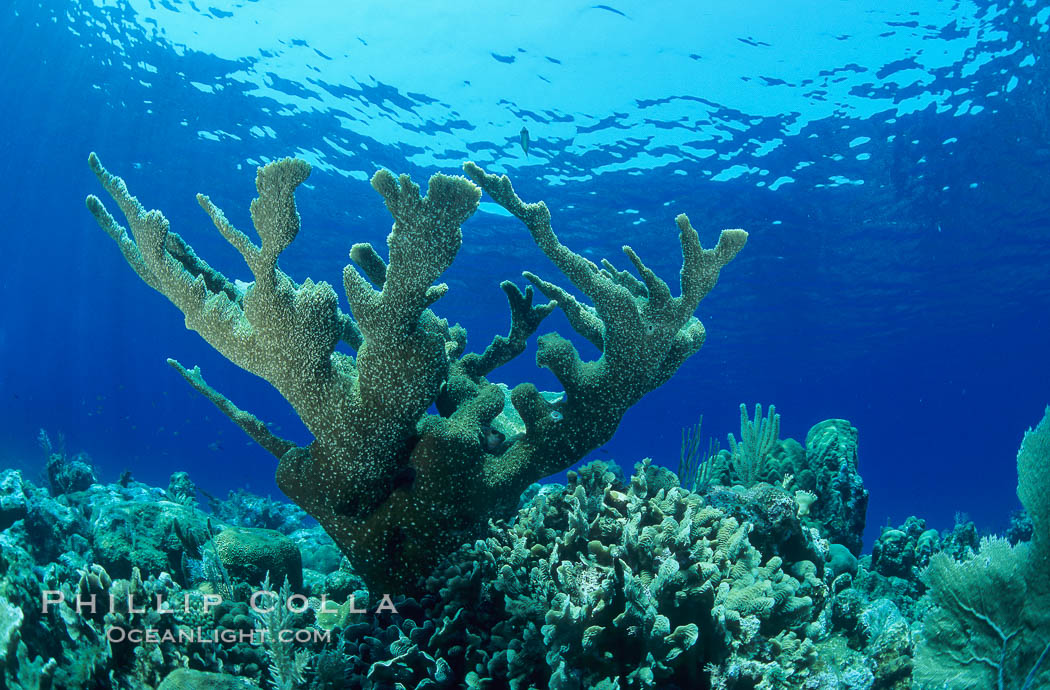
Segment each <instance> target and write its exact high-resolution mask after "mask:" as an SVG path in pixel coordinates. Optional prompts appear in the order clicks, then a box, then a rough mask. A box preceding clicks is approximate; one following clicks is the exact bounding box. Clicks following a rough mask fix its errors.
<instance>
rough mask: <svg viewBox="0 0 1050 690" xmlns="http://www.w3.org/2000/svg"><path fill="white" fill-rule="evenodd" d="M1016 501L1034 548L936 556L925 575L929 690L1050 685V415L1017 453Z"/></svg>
mask: <svg viewBox="0 0 1050 690" xmlns="http://www.w3.org/2000/svg"><path fill="white" fill-rule="evenodd" d="M1017 479H1018V481H1017V495H1018V497H1019V498H1020V499H1021V503H1022V504H1023V505H1024V507H1025V509H1027V510H1028V512H1029V514H1030V515H1031V516H1032V522H1033V524H1034V525H1035V530H1034V532H1033V535H1032V541H1031V543H1030V544H1018V545H1015V546H1011V545H1010V544H1009V542H1007V541H1006V540H1005V539H999V538H991V539H985V540H984V541H982V542H981V548H980V550H979V551H978V552H977V554H976V555H975V556H974V557H972V558H969V559H967V560H964V561H961V562H960V561H955V560H954V559H952V558H951V557H950V556H949V555H947V554H945V553H937V554H935V555H934V556H933V557H932V558H931V559H930V565H929V567H928V568H927V569H926V571H925V572H924V573H923V579H924V581H925V583H926V585H927V587H928V588H929V591H928V597H929V599H930V601H931V603H932V604H933V607H932V609H931V610H930V612H929V613H928V614H927V616H926V618H925V620H924V621H923V637H924V639H923V641H922V643H921V644H920V645H919V648H918V654H917V658H916V667H915V675H916V678H917V679H918V680H919V681H920V682H922V683H925V684H926V685H925V686H924V687H930V688H941V687H950V688H953V689H954V688H958V689H960V690H965V689H970V688H972V689H974V690H977V689H984V688H998V689H999V690H1013V689H1015V688H1016V689H1018V690H1030V689H1031V688H1041V687H1046V686H1047V684H1050V664H1048V663H1046V659H1047V656H1048V655H1050V583H1048V581H1047V575H1046V573H1047V571H1046V564H1047V560H1046V559H1047V550H1048V549H1050V408H1047V411H1046V414H1045V415H1044V417H1043V419H1042V421H1041V422H1040V423H1039V425H1038V426H1036V428H1035V429H1034V430H1032V429H1030V430H1029V431H1028V433H1026V434H1025V437H1024V441H1023V442H1022V444H1021V449H1020V451H1019V452H1018V454H1017Z"/></svg>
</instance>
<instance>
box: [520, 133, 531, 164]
mask: <svg viewBox="0 0 1050 690" xmlns="http://www.w3.org/2000/svg"><path fill="white" fill-rule="evenodd" d="M521 150H522V151H524V152H525V157H526V158H528V157H529V130H527V129H525V127H522V128H521Z"/></svg>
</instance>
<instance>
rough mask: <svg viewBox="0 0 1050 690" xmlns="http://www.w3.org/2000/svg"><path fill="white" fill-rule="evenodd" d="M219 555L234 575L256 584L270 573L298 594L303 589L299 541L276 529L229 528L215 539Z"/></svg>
mask: <svg viewBox="0 0 1050 690" xmlns="http://www.w3.org/2000/svg"><path fill="white" fill-rule="evenodd" d="M215 553H216V555H217V556H218V557H219V561H220V562H221V563H222V565H223V566H224V567H225V568H226V569H227V571H228V572H229V574H230V576H232V577H233V578H235V579H237V580H240V581H241V582H247V583H249V584H254V583H257V582H261V581H262V580H263V578H265V577H266V576H267V574H269V576H270V578H271V579H272V580H273V582H275V583H281V584H284V582H285V580H286V579H287V580H288V583H289V584H290V585H291V587H292V589H293V590H294V591H299V590H301V589H302V586H303V560H302V554H301V553H300V552H299V547H298V546H296V545H295V542H294V541H292V540H291V539H289V538H288V537H286V536H285V535H283V534H281V533H280V532H278V531H276V530H272V529H261V528H258V527H227V528H226V529H224V530H223V531H222V532H219V534H217V535H216V536H215Z"/></svg>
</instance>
